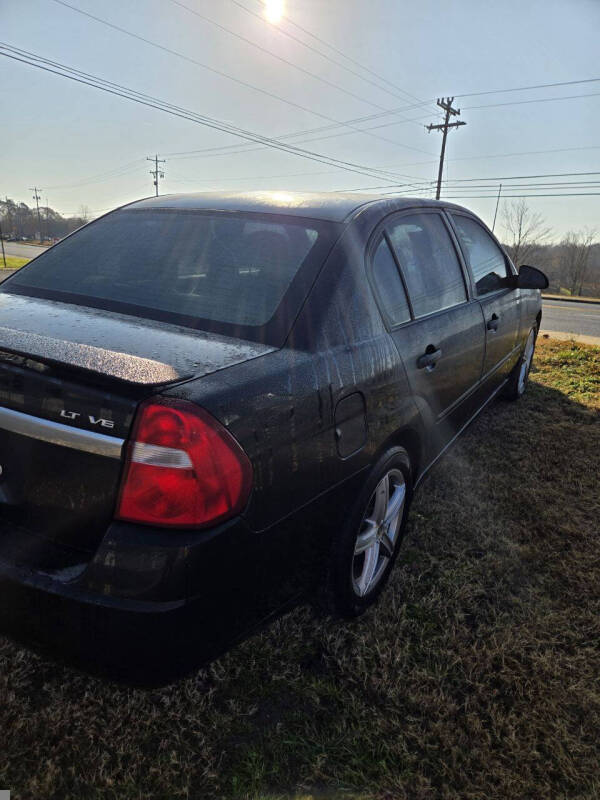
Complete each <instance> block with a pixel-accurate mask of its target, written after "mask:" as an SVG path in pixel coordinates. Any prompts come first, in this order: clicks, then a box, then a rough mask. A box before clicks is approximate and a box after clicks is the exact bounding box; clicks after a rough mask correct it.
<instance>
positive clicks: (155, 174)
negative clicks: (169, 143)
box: [146, 155, 166, 197]
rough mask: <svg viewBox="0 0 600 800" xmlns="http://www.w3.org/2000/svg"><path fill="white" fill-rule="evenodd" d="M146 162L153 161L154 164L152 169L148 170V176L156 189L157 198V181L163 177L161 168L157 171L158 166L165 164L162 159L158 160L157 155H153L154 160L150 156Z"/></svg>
mask: <svg viewBox="0 0 600 800" xmlns="http://www.w3.org/2000/svg"><path fill="white" fill-rule="evenodd" d="M146 161H153V162H154V169H151V170H150V175H152V177H153V178H154V186H155V187H156V196H157V197H158V181H159V179H160V178H164V177H165V173H164V172H163V170H162V167H161V168H160V169H159V168H158V165H159V164H166V161H165V159H164V158H159V157H158V155H155V156H154V158H152V156H148V157H147V158H146Z"/></svg>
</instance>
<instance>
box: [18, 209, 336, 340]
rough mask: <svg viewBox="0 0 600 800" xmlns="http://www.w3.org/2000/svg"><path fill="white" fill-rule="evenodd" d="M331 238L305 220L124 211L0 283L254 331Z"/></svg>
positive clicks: (318, 259)
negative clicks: (305, 266) (5, 281)
mask: <svg viewBox="0 0 600 800" xmlns="http://www.w3.org/2000/svg"><path fill="white" fill-rule="evenodd" d="M329 238H330V234H329V233H328V231H326V230H325V228H324V226H323V224H321V223H320V222H314V221H312V220H302V219H298V220H290V218H289V217H286V218H285V219H284V218H282V217H278V216H275V215H261V216H258V215H243V214H239V215H238V214H231V213H218V212H210V213H205V212H185V211H178V210H168V211H166V210H164V209H155V210H148V209H144V210H133V209H130V210H127V209H126V210H122V211H116V212H113V213H112V214H108V215H107V216H106V217H103V218H102V219H100V220H98V221H97V222H94V223H92V224H91V225H88V226H86V227H85V228H83V229H82V230H81V231H79V232H77V233H75V234H74V235H73V236H70V237H69V238H67V239H65V240H64V241H63V242H61V243H59V244H58V245H56V246H55V247H53V248H51V249H50V250H48V252H47V253H44V254H43V255H41V256H39V257H38V258H37V259H35V260H34V261H32V262H31V264H29V265H28V266H26V267H25V268H24V269H22V270H21V271H20V272H19V273H18V274H16V275H15V276H14V278H12V279H9V281H7V283H6V284H4V285H3V287H2V291H9V292H10V291H14V292H18V293H20V294H31V295H34V296H41V297H50V298H51V299H57V300H64V301H65V302H76V303H78V304H80V305H84V306H85V305H90V306H94V307H100V308H106V309H108V310H115V311H124V312H125V313H133V314H136V315H137V316H147V317H149V318H157V319H164V320H166V321H172V322H175V323H178V324H182V325H189V326H191V327H198V328H201V329H204V330H216V331H219V332H220V331H222V332H224V333H229V330H230V329H231V330H232V332H233V328H236V329H240V328H244V333H245V334H247V338H259V335H258V334H254V333H253V332H252V331H253V329H254V330H257V331H258V330H259V329H260V328H261V326H265V325H267V324H268V323H269V321H270V320H271V318H273V317H274V315H275V314H276V312H277V309H278V307H279V305H280V303H281V301H282V299H283V297H284V295H285V294H286V292H287V291H288V289H289V287H290V285H291V284H292V282H293V281H294V279H295V278H296V276H297V274H298V273H302V270H303V267H304V265H305V264H309V272H313V273H314V271H315V269H318V266H319V265H320V263H322V254H323V247H324V245H326V240H327V239H329ZM302 280H304V279H302ZM301 282H302V281H301ZM307 283H308V285H310V283H309V282H308V280H307ZM299 299H300V301H301V300H303V299H304V297H301V298H299ZM215 326H216V327H215Z"/></svg>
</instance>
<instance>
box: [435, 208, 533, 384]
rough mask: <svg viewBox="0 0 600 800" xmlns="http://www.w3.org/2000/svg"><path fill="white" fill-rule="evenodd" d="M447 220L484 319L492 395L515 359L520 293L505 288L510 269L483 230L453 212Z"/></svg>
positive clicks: (486, 367) (487, 374)
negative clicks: (450, 223)
mask: <svg viewBox="0 0 600 800" xmlns="http://www.w3.org/2000/svg"><path fill="white" fill-rule="evenodd" d="M450 216H451V218H452V221H453V223H454V227H455V230H456V235H457V237H458V240H459V243H460V246H461V249H462V252H463V254H464V258H465V261H466V264H467V266H468V269H469V271H470V273H471V279H472V282H473V286H474V289H475V294H476V296H477V298H478V300H479V303H480V305H481V309H482V312H483V315H484V319H485V326H486V331H485V332H486V348H485V361H484V367H483V378H484V380H485V382H486V387H485V389H486V390H487V392H492V391H493V390H494V389H496V388H497V387H498V386H499V385H500V384H501V383H502V381H503V380H505V378H506V377H507V376H508V373H509V372H510V370H511V369H512V367H513V366H514V363H515V360H516V358H517V352H518V334H519V325H520V318H521V296H520V295H521V293H520V290H519V289H512V288H510V289H509V288H507V286H506V278H507V277H508V276H510V275H512V274H513V270H512V265H511V263H510V261H509V260H508V258H507V256H506V255H505V253H504V252H503V251H502V249H501V248H500V246H499V245H498V243H497V242H496V241H495V240H494V239H493V238H492V236H491V235H490V233H489V232H488V231H487V230H486V229H485V228H484V226H483V225H482V224H481V223H480V222H479V221H478V220H476V219H474V218H473V217H471V216H469V215H467V214H462V213H460V212H454V211H453V212H451V214H450Z"/></svg>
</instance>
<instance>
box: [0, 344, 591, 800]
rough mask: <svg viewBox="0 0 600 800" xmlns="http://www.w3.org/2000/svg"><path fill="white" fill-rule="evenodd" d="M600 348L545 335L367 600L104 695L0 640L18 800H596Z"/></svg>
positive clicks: (6, 784)
mask: <svg viewBox="0 0 600 800" xmlns="http://www.w3.org/2000/svg"><path fill="white" fill-rule="evenodd" d="M599 374H600V349H599V348H592V347H587V346H585V345H579V344H574V343H573V344H571V343H564V342H555V341H545V340H540V342H539V343H538V350H537V355H536V361H535V368H534V372H533V374H532V383H531V385H530V388H529V390H528V393H527V395H526V396H525V398H523V400H522V401H520V402H519V403H516V404H512V403H504V402H496V403H494V404H492V405H491V406H490V407H489V408H488V409H487V410H486V411H485V412H484V414H482V415H481V416H480V418H479V419H478V420H477V421H476V422H475V423H474V425H473V426H472V427H471V428H470V430H469V431H468V432H467V433H466V434H465V436H464V437H462V438H461V440H460V442H459V443H458V444H457V445H456V446H455V447H454V449H453V450H452V451H451V453H450V454H449V455H448V456H447V457H446V458H445V459H444V460H443V461H442V462H441V463H440V465H439V466H438V467H437V468H436V470H435V472H434V473H433V474H432V475H431V476H430V477H429V478H428V479H427V481H426V482H425V483H424V485H423V486H422V487H421V489H420V491H419V493H418V495H417V497H416V499H415V502H414V505H413V509H412V517H411V523H410V526H409V530H408V532H407V540H406V542H405V550H404V553H403V557H402V558H401V559H399V562H398V566H397V568H396V570H395V572H394V574H393V576H392V581H391V584H390V586H389V588H388V589H387V590H386V592H385V593H384V595H383V596H382V598H381V600H380V603H379V605H378V606H377V607H376V608H375V609H372V610H371V611H370V612H369V613H368V614H367V615H366V616H365V617H363V618H362V619H360V620H357V621H355V622H351V623H347V622H346V623H338V622H336V621H334V620H331V619H327V618H323V617H321V616H319V615H316V614H314V612H313V611H312V610H311V609H310V608H309V607H302V608H298V609H296V610H295V611H293V612H292V613H290V614H288V615H287V616H286V617H284V618H282V619H280V620H279V621H277V622H276V623H275V624H274V625H273V626H272V627H270V628H269V629H268V630H266V631H265V632H263V633H261V634H259V635H257V636H254V637H253V638H251V639H249V640H248V641H246V642H245V643H244V644H242V645H240V646H238V647H237V648H235V649H234V650H233V651H231V652H230V653H229V654H227V655H226V656H224V657H222V658H221V659H219V660H218V661H216V662H214V663H213V664H212V665H211V666H210V667H209V668H207V669H204V670H200V671H198V672H197V673H196V674H195V675H193V676H191V677H189V678H187V679H185V680H183V681H181V682H179V683H177V684H175V685H173V686H170V687H166V688H163V689H158V690H140V689H131V688H126V687H123V686H118V685H115V684H112V683H109V682H106V681H102V680H100V679H97V678H93V677H89V676H86V675H84V674H82V673H78V672H77V671H75V670H72V669H70V668H68V667H65V666H61V665H57V664H55V663H53V662H51V661H47V660H45V659H44V658H42V657H40V656H39V655H34V654H32V653H30V652H29V651H27V650H25V649H22V648H21V647H19V646H17V645H15V644H14V643H13V642H11V641H10V640H8V639H4V640H2V639H0V730H1V731H2V746H1V747H0V787H2V788H10V789H12V791H13V795H12V796H13V797H18V798H103V799H104V798H111V800H112V798H115V800H116V799H117V798H119V800H129V799H130V798H131V800H134V798H135V800H140V799H141V798H144V799H145V798H153V800H154V798H165V800H166V799H167V798H168V799H169V800H172V799H173V798H194V800H195V799H196V798H197V799H198V800H204V799H205V798H257V799H258V798H265V799H266V798H273V799H274V798H284V797H285V798H288V797H307V798H308V797H311V798H312V797H315V798H316V797H318V798H349V797H352V798H364V799H365V800H366V799H367V798H380V800H384V798H385V799H386V800H391V799H392V798H394V800H396V798H399V799H401V798H406V799H407V800H408V798H410V800H430V798H436V799H437V798H448V800H451V799H452V800H454V798H461V800H462V798H468V800H484V799H485V800H487V799H488V798H498V800H508V799H509V798H514V800H517V799H518V800H523V798H536V800H537V799H538V798H541V799H542V800H545V799H547V800H558V799H559V798H560V799H561V800H567V798H568V800H575V798H579V800H584V798H585V799H586V800H592V798H598V797H600V548H599V534H600V531H599V523H598V520H599V519H600V499H599V491H598V459H599V456H598V454H599V453H600V424H599V413H600V397H599V394H600V393H599V391H598V376H599Z"/></svg>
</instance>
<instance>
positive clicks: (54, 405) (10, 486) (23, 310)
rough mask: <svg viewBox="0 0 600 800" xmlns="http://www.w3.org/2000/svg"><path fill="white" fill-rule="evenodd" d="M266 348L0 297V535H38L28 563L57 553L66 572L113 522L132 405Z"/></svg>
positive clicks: (111, 315)
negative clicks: (69, 562) (59, 553)
mask: <svg viewBox="0 0 600 800" xmlns="http://www.w3.org/2000/svg"><path fill="white" fill-rule="evenodd" d="M273 349H274V348H272V347H268V346H266V345H262V344H256V343H249V342H245V341H241V340H236V339H233V338H230V337H224V336H218V335H215V334H209V333H203V332H201V331H195V330H191V329H186V328H182V327H180V326H175V325H171V324H166V323H162V322H155V321H150V320H145V319H138V318H136V317H128V316H126V315H122V314H116V313H114V312H108V311H99V310H97V309H91V308H86V307H83V306H76V305H71V304H67V303H58V302H54V301H49V300H42V299H37V298H29V297H24V296H15V295H9V294H3V295H0V468H1V473H0V536H7V537H8V536H9V535H10V536H11V537H12V538H13V539H14V538H15V536H16V538H17V539H19V530H22V531H23V532H26V533H28V534H30V535H32V536H33V537H34V539H31V536H29V537H27V541H28V542H29V544H28V545H27V548H26V549H27V551H28V552H25V553H23V558H24V559H25V561H26V562H27V563H28V565H29V566H32V567H33V566H36V567H38V568H46V567H48V568H49V566H48V563H46V562H47V561H48V559H50V560H52V559H55V554H56V546H60V548H61V552H63V553H67V554H70V555H67V556H65V557H63V556H61V558H63V561H62V566H63V567H67V566H68V561H69V559H71V560H72V563H78V561H80V560H81V558H82V557H84V555H85V554H86V553H88V554H89V553H90V552H93V551H94V550H95V548H96V547H97V545H98V542H99V540H100V539H101V537H102V535H103V533H104V531H105V530H106V528H107V526H108V524H109V523H110V520H111V519H112V515H113V512H114V508H115V503H116V499H117V493H118V488H119V481H120V475H121V466H122V455H123V452H122V451H123V447H124V442H125V441H126V439H127V437H128V435H129V431H130V428H131V424H132V420H133V416H134V413H135V409H136V406H137V404H138V403H139V401H140V400H141V399H142V398H144V397H146V396H148V395H151V394H154V393H159V392H160V391H161V389H162V388H164V387H166V386H171V385H173V384H174V383H177V382H181V381H185V380H187V379H189V378H191V377H198V376H203V375H209V374H211V373H214V372H215V371H217V370H221V369H224V368H227V367H229V366H231V365H233V364H236V363H240V362H242V361H246V360H248V359H251V358H256V357H258V356H260V355H262V354H264V353H268V352H270V351H271V350H273ZM15 531H16V533H15ZM9 532H10V533H9ZM23 541H25V539H23ZM31 541H37V543H38V544H37V545H36V546H35V547H34V548H33V549H34V550H36V548H37V550H36V552H31V550H32V545H31ZM49 542H51V543H52V545H53V547H51V548H48V546H47V545H48V543H49ZM50 553H52V555H51V556H50V555H49V554H50ZM65 559H66V560H65Z"/></svg>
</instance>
